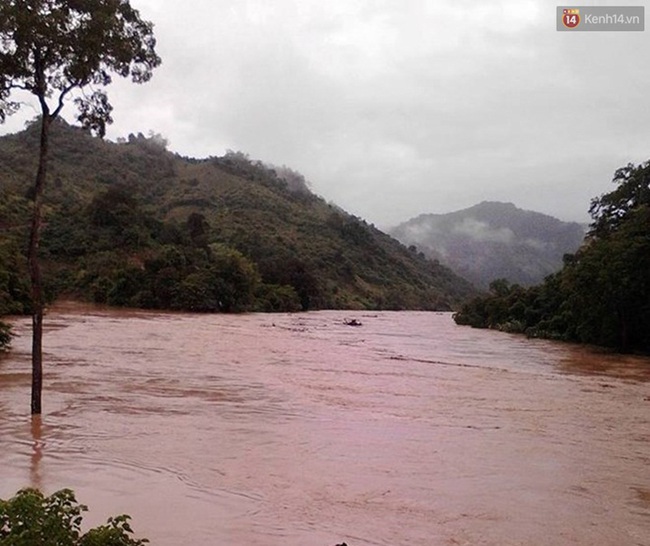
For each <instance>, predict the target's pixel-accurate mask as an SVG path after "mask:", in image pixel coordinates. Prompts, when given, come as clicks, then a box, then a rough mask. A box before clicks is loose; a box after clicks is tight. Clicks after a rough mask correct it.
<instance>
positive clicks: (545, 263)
mask: <svg viewBox="0 0 650 546" xmlns="http://www.w3.org/2000/svg"><path fill="white" fill-rule="evenodd" d="M390 233H391V235H393V236H394V237H395V238H396V239H398V240H400V241H402V242H403V243H404V244H405V245H415V246H416V247H417V248H418V249H419V250H421V251H422V252H424V253H425V254H426V255H427V256H428V257H430V258H434V259H439V260H440V262H442V263H444V264H445V265H447V266H449V267H451V268H452V269H453V270H454V271H456V272H457V273H458V274H460V275H462V276H463V277H465V278H466V279H468V280H470V281H472V282H473V283H475V284H476V285H477V286H480V287H483V288H487V287H488V285H489V283H490V282H491V281H492V280H494V279H498V278H505V279H507V280H508V281H510V282H512V283H517V284H521V285H522V286H530V285H533V284H536V283H538V282H541V281H542V280H543V279H544V277H546V276H547V275H549V274H551V273H553V272H555V271H557V270H559V269H560V268H561V267H562V257H563V255H564V254H568V253H573V252H575V251H576V250H577V249H578V248H579V247H580V245H581V243H582V240H583V238H584V228H583V227H582V226H580V224H577V223H568V222H562V221H560V220H557V219H556V218H553V217H552V216H547V215H545V214H540V213H538V212H532V211H528V210H522V209H519V208H517V207H516V206H515V205H513V204H512V203H499V202H488V201H485V202H483V203H480V204H478V205H475V206H473V207H470V208H468V209H464V210H460V211H456V212H452V213H449V214H423V215H421V216H418V217H417V218H413V219H411V220H409V221H407V222H404V223H403V224H400V225H399V226H397V227H396V228H394V229H393V230H391V231H390Z"/></svg>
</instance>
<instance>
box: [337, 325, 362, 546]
mask: <svg viewBox="0 0 650 546" xmlns="http://www.w3.org/2000/svg"><path fill="white" fill-rule="evenodd" d="M344 322H345V324H346V325H347V326H361V325H362V324H361V322H360V321H358V320H357V319H355V318H353V319H345V321H344ZM343 544H344V545H345V542H344V543H343ZM336 546H341V545H340V544H337V545H336ZM345 546H347V545H345Z"/></svg>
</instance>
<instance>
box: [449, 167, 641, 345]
mask: <svg viewBox="0 0 650 546" xmlns="http://www.w3.org/2000/svg"><path fill="white" fill-rule="evenodd" d="M613 182H614V183H615V184H616V185H617V187H616V189H615V190H614V191H612V192H610V193H607V194H604V195H602V196H600V197H598V198H595V199H594V200H593V201H592V203H591V207H590V214H591V217H592V223H591V226H590V231H589V233H588V235H587V237H586V239H585V242H584V244H583V245H582V247H581V248H580V249H579V250H578V252H576V253H575V254H573V255H566V256H565V258H564V267H563V269H562V270H561V271H559V272H558V273H556V274H553V275H551V276H549V277H547V278H546V280H545V281H544V283H542V284H540V285H538V286H533V287H531V288H522V287H520V286H517V285H512V286H511V285H509V284H508V283H507V282H505V281H503V280H498V281H495V282H493V283H492V284H491V285H490V294H489V295H487V296H482V297H478V298H475V299H474V300H472V301H470V302H469V303H467V304H465V305H464V306H463V307H462V308H461V310H460V311H459V312H458V313H456V314H455V316H454V317H455V320H456V322H457V323H458V324H465V325H470V326H474V327H478V328H495V329H498V330H503V331H506V332H521V333H525V334H527V335H528V336H531V337H543V338H550V339H559V340H566V341H577V342H581V343H591V344H596V345H601V346H605V347H611V348H615V349H617V350H620V351H625V352H627V351H640V352H645V353H648V352H650V162H647V163H644V164H641V165H636V166H635V165H632V164H630V165H627V166H626V167H623V168H621V169H619V170H618V171H616V173H615V175H614V180H613Z"/></svg>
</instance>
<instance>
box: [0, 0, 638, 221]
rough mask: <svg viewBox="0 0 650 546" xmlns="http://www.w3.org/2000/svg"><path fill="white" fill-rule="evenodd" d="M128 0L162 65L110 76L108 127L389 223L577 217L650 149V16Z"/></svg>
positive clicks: (541, 2)
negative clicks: (581, 21)
mask: <svg viewBox="0 0 650 546" xmlns="http://www.w3.org/2000/svg"><path fill="white" fill-rule="evenodd" d="M131 4H132V5H133V6H134V7H136V8H137V9H139V10H140V12H141V15H142V17H143V18H144V19H148V20H151V21H153V23H154V24H155V34H156V37H157V40H158V53H159V54H160V56H161V57H162V59H163V64H162V66H161V67H159V68H158V69H157V70H156V72H155V74H154V78H153V79H152V81H151V82H149V83H147V84H146V85H143V86H137V85H133V84H130V83H128V82H125V81H117V80H116V81H115V83H113V84H112V85H111V86H110V87H109V89H108V93H109V97H110V98H111V101H112V103H113V106H114V107H115V110H114V112H113V118H114V120H115V122H114V124H113V125H112V126H111V128H110V129H109V132H108V138H111V139H116V138H118V137H120V136H127V135H128V134H129V133H137V132H142V133H144V134H147V133H148V132H149V131H153V132H154V133H160V134H162V135H163V136H165V137H166V138H167V139H168V140H169V143H170V145H169V148H170V149H171V150H172V151H175V152H178V153H181V154H183V155H188V156H192V157H206V156H210V155H222V154H223V153H225V151H226V150H229V149H230V150H240V151H243V152H245V153H247V154H249V155H250V157H251V158H254V159H260V160H263V161H265V162H268V163H272V164H276V165H287V166H289V167H291V168H293V169H295V170H298V171H300V172H301V173H302V174H304V175H305V177H306V178H307V179H308V180H309V181H310V182H311V187H312V190H313V191H314V192H315V193H317V194H319V195H321V196H322V197H324V198H325V199H326V200H328V201H332V202H334V203H336V204H338V205H340V206H341V207H343V208H344V209H346V210H347V211H349V212H351V213H352V214H355V215H357V216H360V217H363V218H364V219H366V220H368V221H369V222H372V223H375V224H377V225H378V226H379V227H383V228H388V227H391V226H394V225H396V224H398V223H400V222H402V221H406V220H408V219H409V218H411V217H413V216H417V215H419V214H422V213H443V212H450V211H453V210H458V209H462V208H466V207H469V206H472V205H474V204H476V203H478V202H480V201H484V200H490V201H509V202H513V203H515V204H516V205H517V206H519V207H521V208H526V209H530V210H535V211H539V212H543V213H547V214H551V215H553V216H556V217H558V218H561V219H563V220H576V221H581V222H583V221H586V220H587V218H588V216H587V210H588V208H589V201H590V199H591V198H592V197H595V196H597V195H600V194H602V193H603V192H607V191H611V189H613V188H614V186H613V185H612V183H611V179H612V175H613V173H614V171H615V170H616V169H617V168H618V167H621V166H623V165H625V164H627V163H628V162H633V163H639V162H643V161H646V160H648V159H650V107H648V98H647V97H648V90H650V71H648V70H647V65H648V57H649V56H650V30H648V31H645V32H558V31H557V30H556V20H555V18H556V6H557V4H556V3H555V2H549V1H546V0H512V1H510V0H484V1H481V2H477V1H476V0H474V1H469V0H436V1H434V0H399V1H398V0H392V1H389V0H372V1H370V0H358V1H353V0H329V1H327V2H323V1H322V0H318V1H315V0H300V1H298V0H273V2H269V1H262V0H194V1H192V2H178V0H131ZM582 5H589V6H601V5H607V6H624V5H642V3H637V4H629V3H625V2H620V1H616V0H608V1H607V2H589V3H585V4H582ZM36 113H37V112H36V110H34V109H31V110H30V109H29V108H27V109H23V112H22V113H21V115H20V116H16V117H14V118H10V119H9V120H8V122H7V123H6V124H5V126H0V133H1V134H4V133H7V132H14V131H17V130H20V129H22V127H23V124H24V121H25V119H26V118H31V117H33V116H34V115H36ZM65 113H66V116H65V117H67V118H68V119H73V108H72V105H69V106H68V108H66V110H65Z"/></svg>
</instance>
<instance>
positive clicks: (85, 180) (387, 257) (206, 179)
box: [0, 122, 475, 314]
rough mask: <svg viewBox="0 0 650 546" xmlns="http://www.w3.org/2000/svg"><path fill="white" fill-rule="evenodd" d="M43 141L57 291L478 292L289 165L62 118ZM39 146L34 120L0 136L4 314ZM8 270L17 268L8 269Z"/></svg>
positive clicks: (222, 302) (382, 300) (19, 287)
mask: <svg viewBox="0 0 650 546" xmlns="http://www.w3.org/2000/svg"><path fill="white" fill-rule="evenodd" d="M51 138H52V140H51V156H50V162H49V170H48V185H47V188H46V192H45V203H46V212H45V224H44V230H43V238H42V245H41V247H42V256H43V261H44V264H45V272H46V274H47V277H48V285H49V287H50V293H51V295H52V297H54V296H55V295H56V294H68V295H71V296H74V297H79V298H83V299H88V300H94V301H98V302H105V303H109V304H115V305H129V306H138V307H153V308H173V309H186V310H195V311H243V310H267V311H274V310H278V311H279V310H297V309H322V308H344V309H427V310H451V309H454V308H458V306H459V305H460V304H461V302H463V301H464V300H466V299H467V298H468V297H470V296H472V295H474V294H475V290H474V288H473V287H472V286H471V285H470V284H469V283H468V282H467V281H465V280H464V279H462V278H460V277H458V276H457V275H456V274H454V273H453V272H452V271H451V270H449V269H448V268H446V267H444V266H442V265H440V264H439V263H437V262H435V261H430V260H428V259H426V258H425V257H424V256H423V255H422V254H419V253H417V252H413V251H412V250H409V249H407V248H406V247H405V246H403V245H402V244H400V243H399V242H398V241H396V240H394V239H393V238H391V237H390V236H389V235H387V234H385V233H383V232H381V231H380V230H378V229H376V228H375V227H374V226H372V225H368V224H367V223H366V222H365V221H364V220H362V219H359V218H356V217H354V216H352V215H350V214H348V213H346V212H345V211H343V210H342V209H340V208H338V207H336V206H335V205H331V204H328V203H326V202H325V201H324V200H323V199H322V198H320V197H318V196H316V195H314V194H313V193H312V192H311V191H310V190H309V188H308V184H307V183H306V181H305V180H304V178H303V177H302V176H301V175H300V174H299V173H296V172H295V171H292V170H291V169H289V168H286V167H279V168H278V167H275V168H274V167H270V166H267V165H264V164H262V163H261V162H258V161H252V160H250V159H249V158H248V157H247V156H246V155H245V154H242V153H240V152H228V153H227V154H226V155H224V156H223V157H210V158H206V159H193V158H187V157H182V156H180V155H178V154H174V153H171V152H169V151H167V150H166V148H165V143H164V140H163V139H161V138H159V137H158V136H152V137H149V138H147V137H145V136H143V135H142V134H138V135H130V136H129V138H128V139H124V140H123V141H121V142H118V143H114V142H108V141H103V140H100V139H97V138H92V137H90V136H89V135H88V134H86V133H85V132H83V131H82V130H80V129H78V128H75V127H72V126H69V125H67V124H66V123H64V122H60V123H57V124H56V125H55V127H54V128H53V131H52V136H51ZM37 150H38V130H37V124H33V125H31V126H30V127H28V128H27V129H26V130H25V131H22V132H20V133H17V134H12V135H7V136H4V137H1V138H0V227H3V231H2V233H1V234H0V273H1V272H2V269H5V273H6V274H5V281H4V284H3V280H2V279H3V277H2V275H1V274H0V294H2V293H3V292H4V294H5V296H4V299H5V300H7V301H11V300H13V301H14V305H13V306H9V305H8V304H6V305H5V306H4V307H5V308H6V309H9V308H11V309H12V311H16V310H17V307H20V305H15V302H16V301H19V302H22V308H23V309H24V310H25V309H27V308H28V306H29V304H28V302H27V299H28V298H26V297H25V294H24V292H25V290H26V288H25V282H26V280H25V279H26V278H27V277H26V274H25V273H24V271H25V270H24V259H23V258H22V257H20V256H18V257H17V256H16V253H17V249H19V248H22V246H21V245H24V241H25V240H26V229H27V225H28V221H29V194H30V188H31V185H32V183H33V176H34V172H35V169H36V159H37ZM21 241H22V242H21ZM3 249H4V250H3ZM19 254H20V253H19ZM10 262H11V263H14V266H13V267H12V271H14V272H20V271H22V272H23V274H22V275H17V274H15V273H14V274H13V277H17V278H13V277H12V275H9V273H8V272H7V271H6V270H7V266H8V264H9V263H10ZM9 277H12V279H13V280H12V281H11V283H10V282H9V280H7V279H8V278H9ZM12 283H13V284H12ZM9 284H12V286H11V287H10V286H9ZM3 287H4V288H3ZM7 294H9V295H7ZM17 294H18V295H17ZM2 301H3V300H2V299H0V314H2V312H3V308H2V303H1V302H2Z"/></svg>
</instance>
